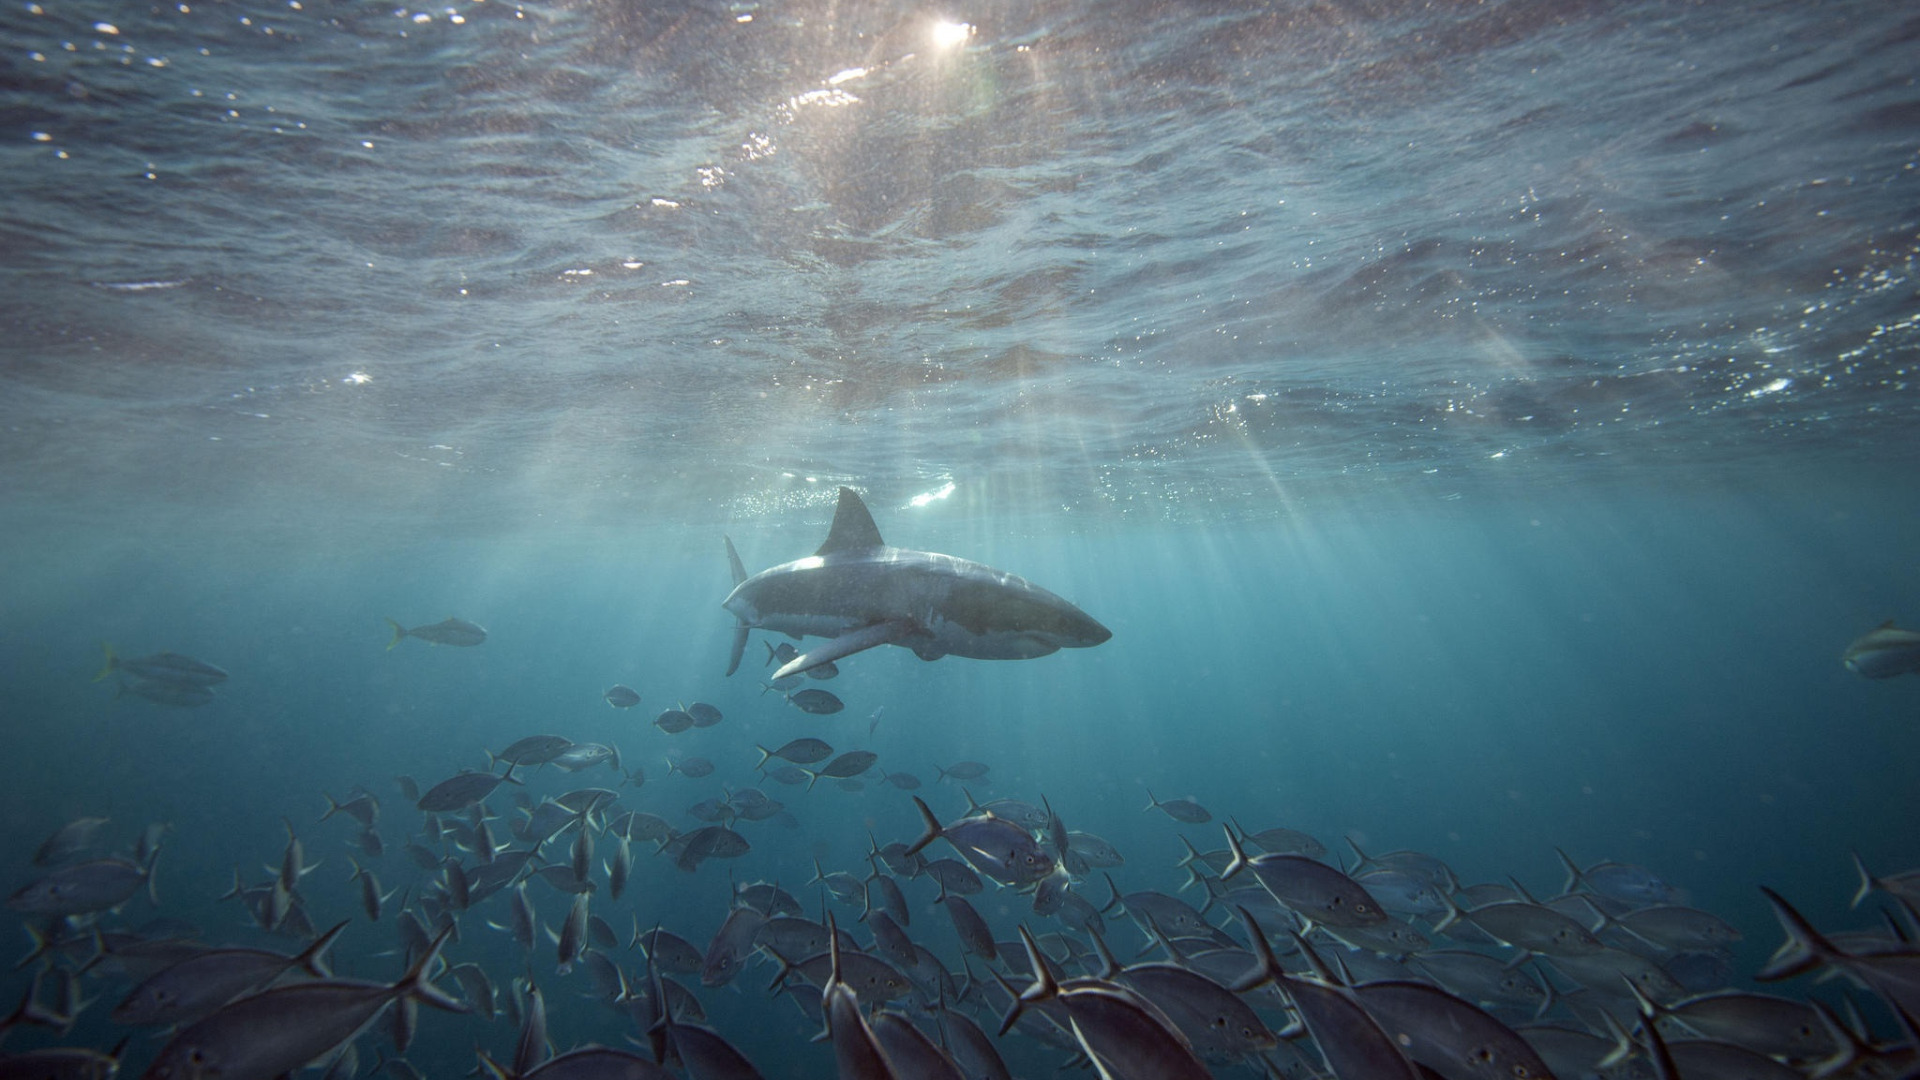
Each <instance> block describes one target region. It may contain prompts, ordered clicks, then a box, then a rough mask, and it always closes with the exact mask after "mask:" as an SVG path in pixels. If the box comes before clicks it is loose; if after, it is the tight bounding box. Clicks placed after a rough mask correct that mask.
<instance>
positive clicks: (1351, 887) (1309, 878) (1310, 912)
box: [1220, 826, 1387, 928]
mask: <svg viewBox="0 0 1920 1080" xmlns="http://www.w3.org/2000/svg"><path fill="white" fill-rule="evenodd" d="M1222 828H1224V829H1225V831H1226V834H1227V847H1228V848H1229V849H1230V850H1231V851H1232V852H1233V861H1232V862H1231V863H1229V864H1227V868H1226V869H1225V870H1223V871H1221V874H1220V877H1221V879H1222V880H1230V879H1232V878H1233V877H1234V876H1235V875H1236V874H1238V873H1239V872H1240V871H1241V870H1243V869H1251V870H1252V871H1253V875H1254V876H1255V877H1257V878H1259V879H1260V884H1262V885H1265V886H1266V887H1267V891H1268V892H1270V893H1272V894H1273V898H1274V899H1276V900H1278V901H1280V902H1281V903H1282V904H1285V905H1286V906H1287V907H1289V908H1291V909H1293V910H1294V911H1297V912H1299V913H1300V914H1301V915H1303V916H1305V917H1307V918H1309V919H1312V920H1313V921H1314V922H1316V923H1320V924H1322V925H1326V926H1350V927H1361V928H1364V927H1370V926H1378V925H1380V924H1381V923H1384V922H1386V921H1387V913H1386V912H1385V911H1383V910H1382V909H1381V907H1380V903H1379V901H1377V900H1375V899H1374V898H1373V897H1372V896H1370V895H1368V893H1367V890H1366V888H1365V887H1364V886H1362V885H1361V884H1360V883H1359V882H1356V881H1354V880H1353V879H1352V878H1350V877H1348V876H1347V875H1345V874H1343V873H1341V872H1340V871H1338V870H1335V869H1334V868H1333V867H1331V866H1328V865H1327V864H1325V863H1322V862H1315V861H1314V860H1312V859H1309V858H1307V857H1306V856H1304V855H1275V854H1272V853H1271V852H1269V853H1266V854H1263V855H1256V856H1254V857H1253V858H1251V859H1249V858H1248V857H1247V853H1246V850H1245V849H1244V848H1242V847H1241V846H1240V838H1239V837H1238V836H1236V835H1234V832H1233V829H1232V827H1231V826H1223V827H1222Z"/></svg>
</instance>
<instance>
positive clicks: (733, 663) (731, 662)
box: [727, 622, 753, 675]
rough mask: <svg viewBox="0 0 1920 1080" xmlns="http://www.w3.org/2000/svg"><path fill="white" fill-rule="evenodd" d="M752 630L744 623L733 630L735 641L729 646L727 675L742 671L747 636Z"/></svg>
mask: <svg viewBox="0 0 1920 1080" xmlns="http://www.w3.org/2000/svg"><path fill="white" fill-rule="evenodd" d="M752 629H753V628H752V627H750V626H748V625H747V624H746V623H744V622H742V623H741V624H740V625H738V626H736V627H734V628H733V641H732V642H731V643H729V644H728V646H727V674H729V675H731V674H733V673H734V672H736V671H739V670H740V658H741V657H742V656H744V655H745V654H746V651H747V635H748V634H749V633H750V632H751V631H752Z"/></svg>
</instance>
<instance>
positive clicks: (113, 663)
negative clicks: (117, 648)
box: [93, 641, 120, 682]
mask: <svg viewBox="0 0 1920 1080" xmlns="http://www.w3.org/2000/svg"><path fill="white" fill-rule="evenodd" d="M100 649H101V651H103V652H105V653H106V654H107V655H106V659H105V660H103V661H102V662H101V664H100V674H98V675H95V676H94V677H93V681H94V682H99V681H101V680H102V679H105V678H106V677H107V676H109V675H111V674H113V669H114V668H116V667H118V666H120V658H119V657H117V656H115V655H113V645H112V644H111V643H110V642H105V641H103V642H101V643H100Z"/></svg>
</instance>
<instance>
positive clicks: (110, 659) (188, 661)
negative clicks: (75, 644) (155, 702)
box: [93, 641, 227, 689]
mask: <svg viewBox="0 0 1920 1080" xmlns="http://www.w3.org/2000/svg"><path fill="white" fill-rule="evenodd" d="M100 648H101V649H102V650H103V651H104V652H105V653H106V660H105V662H104V663H103V664H101V666H100V673H99V674H97V675H95V676H94V677H93V681H94V682H99V681H101V680H102V679H105V678H106V677H107V676H108V675H111V674H113V673H115V672H119V673H120V674H122V675H124V676H126V677H127V678H129V679H131V680H133V681H134V682H138V683H146V684H149V685H164V686H176V687H200V688H203V689H205V688H211V687H213V686H217V685H219V684H220V683H223V682H226V681H227V673H226V672H225V671H222V670H221V669H219V668H217V667H215V666H213V665H212V664H209V663H207V662H206V661H204V660H195V659H194V658H193V657H191V656H182V655H180V654H179V653H175V652H159V653H154V654H153V655H151V656H136V657H129V658H126V659H122V658H121V657H119V656H116V655H114V651H113V646H112V645H109V644H107V643H106V642H104V641H103V642H101V643H100Z"/></svg>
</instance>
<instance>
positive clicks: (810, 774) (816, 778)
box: [800, 769, 820, 791]
mask: <svg viewBox="0 0 1920 1080" xmlns="http://www.w3.org/2000/svg"><path fill="white" fill-rule="evenodd" d="M800 771H801V772H803V773H806V774H807V790H808V791H812V790H813V785H815V784H817V783H819V782H820V774H819V773H817V772H814V771H813V770H812V769H801V770H800Z"/></svg>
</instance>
